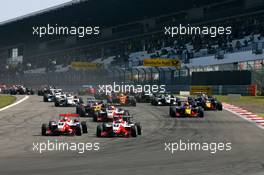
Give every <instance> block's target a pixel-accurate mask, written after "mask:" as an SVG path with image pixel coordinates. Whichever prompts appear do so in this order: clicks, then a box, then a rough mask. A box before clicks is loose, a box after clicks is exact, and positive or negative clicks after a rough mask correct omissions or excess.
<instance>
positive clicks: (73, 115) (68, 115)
mask: <svg viewBox="0 0 264 175" xmlns="http://www.w3.org/2000/svg"><path fill="white" fill-rule="evenodd" d="M59 116H60V117H80V115H79V114H60V115H59Z"/></svg>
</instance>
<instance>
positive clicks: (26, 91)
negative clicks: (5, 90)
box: [9, 85, 35, 95]
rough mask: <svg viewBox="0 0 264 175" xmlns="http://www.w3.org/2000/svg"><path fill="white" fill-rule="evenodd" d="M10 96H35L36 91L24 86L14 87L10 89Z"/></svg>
mask: <svg viewBox="0 0 264 175" xmlns="http://www.w3.org/2000/svg"><path fill="white" fill-rule="evenodd" d="M9 93H10V95H34V93H35V92H34V90H33V89H31V88H27V87H25V86H22V85H14V86H12V87H10V88H9Z"/></svg>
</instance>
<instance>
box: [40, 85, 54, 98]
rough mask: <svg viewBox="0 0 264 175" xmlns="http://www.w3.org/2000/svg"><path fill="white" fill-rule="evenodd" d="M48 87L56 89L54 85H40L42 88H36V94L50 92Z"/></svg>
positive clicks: (42, 94) (41, 94)
mask: <svg viewBox="0 0 264 175" xmlns="http://www.w3.org/2000/svg"><path fill="white" fill-rule="evenodd" d="M50 89H56V87H53V86H46V87H45V86H44V87H43V86H42V88H40V89H38V91H37V94H38V96H44V94H47V93H49V92H50Z"/></svg>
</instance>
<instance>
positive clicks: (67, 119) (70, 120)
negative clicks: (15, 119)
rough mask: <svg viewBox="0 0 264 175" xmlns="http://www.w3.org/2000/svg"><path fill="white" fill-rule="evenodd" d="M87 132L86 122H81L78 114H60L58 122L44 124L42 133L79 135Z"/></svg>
mask: <svg viewBox="0 0 264 175" xmlns="http://www.w3.org/2000/svg"><path fill="white" fill-rule="evenodd" d="M82 133H84V134H86V133H88V131H87V125H86V122H80V117H79V115H78V114H60V115H59V120H58V122H56V121H50V122H49V124H48V125H47V124H45V123H44V124H42V127H41V134H42V135H43V136H47V135H77V136H81V135H82Z"/></svg>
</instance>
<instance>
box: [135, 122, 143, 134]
mask: <svg viewBox="0 0 264 175" xmlns="http://www.w3.org/2000/svg"><path fill="white" fill-rule="evenodd" d="M135 126H136V127H137V133H138V135H141V129H142V127H141V125H140V123H135Z"/></svg>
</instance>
